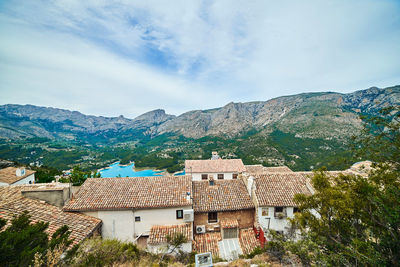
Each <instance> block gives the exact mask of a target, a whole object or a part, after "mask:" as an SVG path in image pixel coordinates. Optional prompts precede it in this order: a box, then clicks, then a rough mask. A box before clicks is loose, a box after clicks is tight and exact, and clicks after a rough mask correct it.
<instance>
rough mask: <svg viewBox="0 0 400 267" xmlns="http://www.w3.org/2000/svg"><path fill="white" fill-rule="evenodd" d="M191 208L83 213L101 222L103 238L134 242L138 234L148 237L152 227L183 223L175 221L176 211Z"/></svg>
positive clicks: (189, 207) (178, 220) (181, 220)
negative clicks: (136, 220)
mask: <svg viewBox="0 0 400 267" xmlns="http://www.w3.org/2000/svg"><path fill="white" fill-rule="evenodd" d="M191 208H192V207H191V206H186V207H174V208H165V209H145V210H112V211H91V212H83V213H84V214H86V215H89V216H93V217H96V218H99V219H101V220H102V221H103V225H102V231H101V232H102V236H103V237H104V238H117V239H120V240H123V241H134V240H135V239H136V237H137V236H138V235H140V234H143V235H149V234H150V229H151V227H152V226H153V225H169V224H181V223H184V221H183V219H176V210H187V209H191ZM136 216H140V222H135V217H136Z"/></svg>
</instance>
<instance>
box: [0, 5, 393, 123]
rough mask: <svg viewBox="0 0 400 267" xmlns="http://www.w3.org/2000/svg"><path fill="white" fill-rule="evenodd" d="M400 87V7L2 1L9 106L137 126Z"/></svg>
mask: <svg viewBox="0 0 400 267" xmlns="http://www.w3.org/2000/svg"><path fill="white" fill-rule="evenodd" d="M399 84H400V0H397V1H389V0H375V1H369V0H363V1H356V0H334V1H333V0H332V1H328V0H326V1H323V0H315V1H311V0H309V1H308V0H305V1H297V0H293V1H286V0H282V1H272V0H271V1H268V0H262V1H256V0H246V1H241V0H235V1H224V0H219V1H195V0H193V1H187V0H182V1H178V0H168V1H164V0H159V1H153V0H146V1H142V0H140V1H133V0H130V1H123V0H121V1H108V0H97V1H93V0H85V1H82V0H68V1H57V0H53V1H40V0H36V1H26V0H21V1H18V0H17V1H13V0H2V1H0V95H1V97H0V104H10V103H12V104H33V105H39V106H51V107H57V108H65V109H70V110H77V111H80V112H82V113H84V114H90V115H102V116H119V115H124V116H125V117H127V118H134V117H136V116H138V115H140V114H142V113H144V112H147V111H150V110H154V109H159V108H160V109H165V110H166V112H167V113H169V114H174V115H179V114H181V113H184V112H186V111H189V110H195V109H209V108H215V107H220V106H224V105H226V104H227V103H229V102H232V101H233V102H248V101H265V100H268V99H271V98H274V97H279V96H283V95H292V94H298V93H305V92H319V91H335V92H342V93H349V92H352V91H355V90H360V89H366V88H369V87H372V86H377V87H381V88H383V87H388V86H393V85H399Z"/></svg>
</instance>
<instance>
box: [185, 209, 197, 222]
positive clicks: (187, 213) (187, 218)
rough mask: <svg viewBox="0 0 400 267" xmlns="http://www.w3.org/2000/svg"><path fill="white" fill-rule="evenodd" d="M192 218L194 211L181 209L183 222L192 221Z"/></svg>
mask: <svg viewBox="0 0 400 267" xmlns="http://www.w3.org/2000/svg"><path fill="white" fill-rule="evenodd" d="M193 219H194V211H193V210H184V211H183V221H184V222H193Z"/></svg>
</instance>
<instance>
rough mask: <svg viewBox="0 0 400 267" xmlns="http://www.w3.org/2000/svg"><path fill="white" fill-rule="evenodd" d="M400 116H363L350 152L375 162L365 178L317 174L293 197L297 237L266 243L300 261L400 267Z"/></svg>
mask: <svg viewBox="0 0 400 267" xmlns="http://www.w3.org/2000/svg"><path fill="white" fill-rule="evenodd" d="M399 119H400V109H398V108H397V109H386V110H384V111H383V112H382V117H379V118H370V119H368V120H367V121H366V125H365V130H364V133H363V135H362V136H360V137H358V138H357V141H358V143H357V146H356V148H357V151H355V152H357V153H360V152H361V153H360V154H359V155H364V156H366V157H367V158H371V159H373V160H374V165H373V167H374V169H373V170H372V171H371V172H370V173H369V175H368V177H367V178H366V177H360V176H355V175H339V176H330V175H327V173H325V172H324V171H319V172H316V173H315V175H314V177H313V178H312V180H311V183H312V185H313V187H314V189H315V194H313V195H311V196H306V195H297V196H296V197H295V201H296V202H297V203H298V206H299V208H300V210H301V211H302V212H301V213H298V214H296V216H295V218H294V219H293V220H292V224H293V227H295V228H298V229H299V230H300V232H301V235H302V239H300V241H293V239H290V238H286V237H284V236H275V237H274V238H273V241H272V242H270V244H269V246H270V247H272V248H275V249H276V251H278V252H281V253H285V251H290V252H292V253H294V254H296V255H298V256H299V257H300V259H301V260H302V262H303V264H304V265H324V266H400V168H399V167H400V162H399V159H400V158H399V155H400V131H399V129H400V121H399ZM278 256H279V255H278Z"/></svg>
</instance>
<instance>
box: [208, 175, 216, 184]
mask: <svg viewBox="0 0 400 267" xmlns="http://www.w3.org/2000/svg"><path fill="white" fill-rule="evenodd" d="M208 184H209V185H210V186H213V185H215V181H214V176H212V175H210V178H209V180H208Z"/></svg>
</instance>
